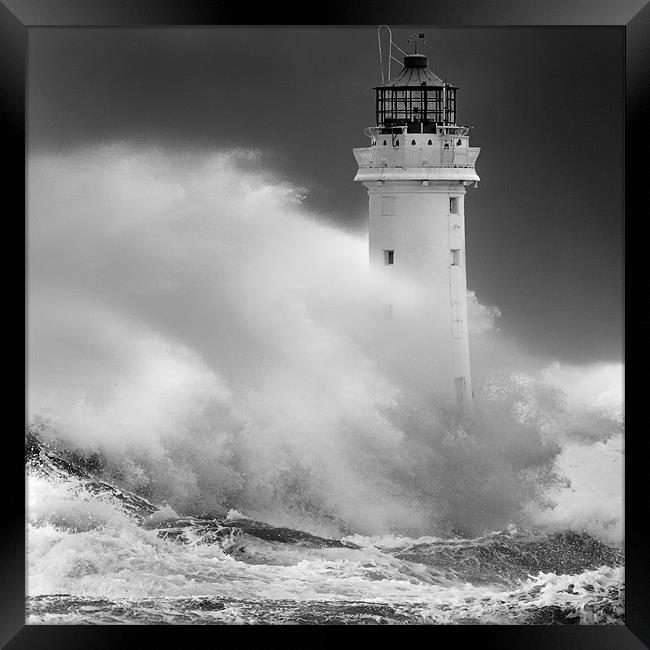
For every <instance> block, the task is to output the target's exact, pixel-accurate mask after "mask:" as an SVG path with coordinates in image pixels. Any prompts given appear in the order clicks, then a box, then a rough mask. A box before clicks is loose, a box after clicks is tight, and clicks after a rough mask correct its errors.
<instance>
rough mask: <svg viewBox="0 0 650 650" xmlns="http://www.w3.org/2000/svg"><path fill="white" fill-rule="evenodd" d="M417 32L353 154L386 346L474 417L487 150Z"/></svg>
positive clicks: (381, 89)
mask: <svg viewBox="0 0 650 650" xmlns="http://www.w3.org/2000/svg"><path fill="white" fill-rule="evenodd" d="M418 36H419V37H421V36H422V35H415V36H414V40H415V43H416V46H415V52H414V53H412V54H404V57H403V67H402V69H401V71H399V72H398V73H397V74H396V75H395V76H394V78H393V79H390V72H389V78H388V79H383V80H382V85H380V86H377V87H375V88H374V91H375V109H376V125H375V126H371V127H367V128H366V129H365V131H364V132H365V134H366V135H367V136H368V137H369V139H370V143H369V146H367V147H363V148H357V149H354V150H353V151H354V156H355V158H356V161H357V164H358V171H357V174H356V176H355V178H354V180H355V181H357V182H360V183H362V184H363V185H364V186H365V187H366V188H367V190H368V198H369V220H368V233H369V238H368V245H369V262H370V268H371V270H372V271H373V272H374V273H375V274H376V276H378V278H379V281H380V283H383V284H384V285H385V286H384V289H383V295H382V298H381V305H378V309H377V310H376V314H377V319H379V320H381V321H383V322H382V323H381V329H382V331H383V337H384V338H383V348H384V349H385V350H387V351H390V350H391V349H392V348H397V349H398V350H399V354H402V355H404V357H405V358H403V359H401V361H402V367H404V364H405V363H406V364H407V365H408V364H409V363H410V362H412V363H413V367H416V366H418V365H419V366H422V365H424V366H426V369H427V372H428V374H426V373H425V375H424V376H428V377H430V378H431V380H430V381H431V382H433V383H435V384H436V386H437V391H438V394H439V395H440V396H441V398H442V399H443V400H445V401H446V402H447V403H449V404H452V405H453V406H454V408H455V409H456V410H457V411H458V412H460V413H464V414H466V413H469V412H471V411H472V407H473V392H472V377H471V368H470V353H469V334H468V318H467V271H466V268H467V267H466V253H465V197H466V192H467V189H468V188H470V187H476V186H477V184H478V181H479V177H478V175H477V173H476V170H475V168H474V165H475V163H476V159H477V157H478V154H479V151H480V149H479V148H478V147H470V144H469V137H468V132H469V128H468V127H464V126H458V125H457V124H456V108H457V105H456V95H457V90H458V88H457V87H456V86H454V85H451V84H449V83H447V82H446V81H443V80H442V79H441V78H440V77H438V76H437V75H436V74H434V73H433V72H432V71H431V69H430V68H429V62H428V58H427V56H425V55H424V54H421V53H418V52H417V39H418ZM391 45H392V36H391ZM398 49H399V48H398ZM380 56H381V50H380ZM389 56H391V55H390V54H389ZM392 58H394V57H392ZM389 71H390V68H389ZM382 77H383V70H382ZM411 284H412V285H413V286H417V287H418V288H419V290H420V291H421V294H422V299H421V300H420V301H418V302H416V306H415V307H413V303H412V302H409V301H408V300H407V299H406V297H405V295H404V291H403V290H402V289H400V287H404V286H409V285H411ZM394 344H395V345H394ZM409 355H410V359H409ZM423 381H424V380H423ZM426 381H429V380H426Z"/></svg>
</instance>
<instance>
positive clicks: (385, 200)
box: [381, 196, 395, 216]
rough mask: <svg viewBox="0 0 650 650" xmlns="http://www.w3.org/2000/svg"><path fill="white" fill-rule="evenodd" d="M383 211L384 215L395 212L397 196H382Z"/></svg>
mask: <svg viewBox="0 0 650 650" xmlns="http://www.w3.org/2000/svg"><path fill="white" fill-rule="evenodd" d="M381 213H382V215H384V216H392V215H394V214H395V197H394V196H382V197H381Z"/></svg>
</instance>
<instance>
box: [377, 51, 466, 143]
mask: <svg viewBox="0 0 650 650" xmlns="http://www.w3.org/2000/svg"><path fill="white" fill-rule="evenodd" d="M456 90H457V87H456V86H451V85H449V84H447V83H445V82H444V81H443V80H442V79H440V78H439V77H438V76H436V75H435V74H434V73H433V72H432V71H431V70H430V69H429V62H428V58H427V57H426V56H425V55H424V54H417V53H416V54H407V55H405V56H404V69H403V70H402V71H401V72H400V73H399V75H398V76H397V77H395V79H393V80H392V81H389V82H388V83H386V84H385V85H383V86H377V87H376V88H375V93H376V105H377V126H378V127H381V129H382V131H381V132H382V133H391V132H393V130H395V127H400V128H399V130H400V131H402V130H403V128H404V127H406V131H407V133H437V132H438V127H448V126H455V125H456Z"/></svg>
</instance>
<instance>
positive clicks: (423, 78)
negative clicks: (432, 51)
mask: <svg viewBox="0 0 650 650" xmlns="http://www.w3.org/2000/svg"><path fill="white" fill-rule="evenodd" d="M444 85H445V83H444V81H443V80H442V79H441V78H440V77H438V75H436V74H434V73H433V72H432V71H431V70H430V68H429V59H428V57H427V56H426V55H424V54H407V55H406V56H405V57H404V69H403V70H402V71H401V72H400V73H399V74H398V75H397V76H396V77H395V78H394V79H391V80H390V81H388V82H386V83H385V84H384V85H383V86H379V87H380V88H391V87H395V86H408V87H415V86H429V87H431V86H433V87H439V88H440V87H442V86H444Z"/></svg>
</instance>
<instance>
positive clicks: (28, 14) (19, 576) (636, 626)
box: [0, 0, 650, 650]
mask: <svg viewBox="0 0 650 650" xmlns="http://www.w3.org/2000/svg"><path fill="white" fill-rule="evenodd" d="M251 23H254V24H256V25H264V24H270V25H308V24H324V25H345V24H353V25H359V24H362V25H376V24H391V25H435V26H449V27H467V28H471V27H479V26H480V27H508V26H513V27H514V26H517V27H520V26H545V27H547V28H559V27H561V26H578V25H585V26H608V27H612V26H614V27H617V28H620V29H621V30H623V31H624V33H625V61H626V66H625V70H621V74H622V75H625V80H626V91H625V92H626V106H625V109H626V111H625V120H626V124H625V126H626V136H625V157H626V167H625V170H626V178H625V191H626V198H625V210H626V216H627V215H631V214H632V210H633V206H634V205H640V206H642V205H644V203H643V201H644V198H643V194H644V193H645V185H646V184H647V180H646V179H645V174H644V168H645V166H646V163H645V160H644V158H643V156H644V154H645V152H646V151H648V150H650V149H649V148H648V132H650V129H649V128H648V126H647V123H646V122H645V121H644V119H643V118H644V114H645V111H644V109H647V107H648V95H649V94H650V90H649V89H650V83H648V82H649V81H650V65H649V64H650V4H648V2H647V0H618V1H617V2H611V0H537V2H522V1H521V0H489V1H488V0H463V2H449V1H448V0H411V2H409V3H395V2H388V1H387V0H375V1H374V2H371V0H365V1H363V2H360V1H356V2H348V3H338V4H337V5H335V6H331V5H317V6H314V4H313V3H310V4H307V3H304V4H302V5H298V4H293V3H285V4H281V5H278V4H277V3H264V4H262V3H259V5H257V4H253V5H251V4H250V3H234V2H231V3H228V5H225V3H223V2H220V1H218V0H123V1H121V2H120V1H119V0H0V93H1V95H0V111H1V115H2V118H3V119H2V129H3V138H2V143H3V145H4V146H3V149H4V158H5V162H6V163H9V164H8V169H7V172H6V173H5V179H4V180H5V184H4V188H3V189H4V192H5V197H6V199H8V200H10V201H11V205H13V207H12V208H11V210H8V211H7V213H6V214H5V219H6V221H7V223H5V226H6V227H7V228H9V227H10V226H13V227H16V228H17V230H18V233H17V234H16V235H15V236H14V235H13V234H11V235H8V236H7V237H8V239H7V240H6V242H7V243H6V247H7V248H8V249H14V248H17V246H18V244H17V243H14V242H16V241H20V237H21V234H22V236H23V238H24V241H25V240H26V231H25V228H24V227H22V225H21V217H20V215H21V214H23V215H24V214H25V207H26V199H25V190H24V188H25V173H26V167H25V165H21V164H20V163H19V162H18V161H19V160H21V159H22V160H25V154H26V141H25V135H26V124H25V101H26V83H25V79H26V64H27V38H28V35H29V30H30V28H33V27H41V26H45V25H51V26H74V27H78V28H80V29H82V28H84V27H90V26H122V27H144V26H163V25H164V26H168V25H188V26H189V25H220V26H222V25H246V24H251ZM639 216H642V215H639ZM22 223H25V222H22ZM23 250H25V249H23ZM7 260H8V256H7V259H6V260H5V263H6V264H7ZM16 264H17V262H10V263H9V265H8V266H7V269H6V271H5V273H6V277H12V278H13V277H15V274H16V270H15V265H16ZM23 268H25V267H23ZM10 272H11V274H12V275H11V276H9V273H10ZM627 277H628V275H627V274H626V280H627ZM631 293H632V287H631V286H630V285H628V286H627V287H626V307H627V301H628V300H629V296H630V295H631ZM23 299H24V294H23ZM17 300H20V298H18V299H17ZM23 304H24V303H23ZM19 309H20V308H19V307H15V308H13V309H12V310H11V313H12V314H15V313H16V312H18V313H20V311H19ZM8 311H9V310H8ZM23 314H24V311H23ZM11 320H12V324H13V325H14V326H16V327H20V325H21V323H22V325H23V332H24V331H25V324H26V321H25V320H24V319H21V318H17V319H16V318H12V319H11ZM627 323H628V319H626V335H627V334H628V325H627ZM23 340H25V339H23ZM627 340H629V336H626V342H627ZM10 347H17V346H10ZM626 349H627V348H626ZM23 362H24V359H23ZM23 368H24V363H23ZM627 372H628V370H627V365H626V379H627ZM11 376H12V375H11ZM12 378H13V376H12ZM13 383H15V384H17V383H18V382H13ZM626 385H627V386H629V382H626ZM626 392H627V391H626ZM6 404H7V406H8V407H9V410H10V409H11V405H12V404H13V401H12V400H10V399H9V400H7V402H6ZM626 410H627V412H628V417H627V421H628V422H629V421H630V420H629V412H630V409H629V408H628V409H626ZM632 410H634V409H632ZM628 429H629V427H628ZM644 433H645V429H643V430H634V429H633V434H631V435H628V436H627V439H626V460H625V474H626V503H625V511H626V544H625V547H626V549H625V550H626V592H627V599H626V625H625V626H606V625H605V626H480V628H477V627H474V626H466V627H446V626H437V627H436V628H435V631H430V632H429V633H430V634H432V635H435V636H434V638H433V639H428V640H427V643H430V642H432V641H435V643H436V644H437V645H438V646H439V645H440V644H441V643H445V644H446V643H449V644H454V645H455V646H458V645H461V646H462V645H466V644H467V643H468V642H469V637H468V635H475V634H478V635H480V636H478V638H477V639H476V640H477V642H478V643H480V645H481V646H482V647H494V648H518V649H521V648H557V649H559V648H572V649H575V648H581V647H584V648H590V649H591V650H597V649H600V648H603V649H605V648H607V649H610V648H619V649H621V650H623V649H627V648H630V649H632V648H644V647H646V648H647V647H649V645H650V616H649V613H650V604H649V600H648V595H647V594H648V587H647V584H648V582H649V581H650V571H649V568H650V561H649V560H648V553H647V550H646V548H647V546H648V544H647V538H645V537H644V535H643V525H642V522H643V520H644V519H646V518H647V515H645V514H643V513H644V511H645V510H646V509H647V506H646V504H645V503H644V499H643V495H644V494H645V493H646V489H647V488H646V485H645V481H644V478H645V476H644V474H645V472H644V469H645V467H642V463H643V464H645V456H644V455H643V454H642V437H643V435H644ZM20 434H21V432H20V430H19V428H18V427H13V426H11V425H10V424H7V425H6V428H5V434H4V441H5V447H4V449H5V455H6V458H7V460H6V461H5V466H7V467H8V466H11V468H12V469H13V470H15V471H16V473H17V475H18V477H19V478H16V476H15V475H14V474H13V472H6V471H3V472H2V473H1V475H2V480H3V482H4V490H3V492H2V494H3V495H5V501H6V502H7V507H8V506H9V505H10V504H9V503H8V502H10V501H12V500H13V501H14V502H15V503H14V506H15V511H14V512H12V513H9V512H5V514H4V515H3V523H4V526H3V532H2V535H1V536H0V539H1V541H0V545H1V549H2V553H1V554H0V565H1V566H2V569H1V572H0V575H1V576H2V597H1V598H2V604H1V606H0V645H2V647H6V648H10V649H14V648H48V649H51V648H57V647H61V648H96V647H115V648H118V647H120V648H121V647H127V646H128V645H135V644H136V643H147V644H149V645H151V644H153V643H156V642H158V641H159V640H160V637H159V636H158V634H163V635H164V639H163V640H165V641H166V642H172V643H174V642H176V643H178V642H184V643H185V644H187V643H188V639H187V634H190V633H191V635H192V637H195V635H198V634H204V635H207V634H209V635H210V636H209V637H208V636H206V637H205V638H206V640H208V639H210V640H211V642H212V643H215V642H218V641H223V636H221V635H222V634H223V632H222V631H221V630H220V631H219V632H218V633H217V632H216V631H215V629H214V628H212V627H209V628H191V629H190V628H187V627H185V626H177V627H174V626H172V627H171V628H164V629H161V630H152V629H151V627H136V626H128V627H127V626H124V627H123V626H101V628H100V629H97V628H95V627H93V628H87V627H83V626H26V625H25V622H24V616H25V599H24V595H25V590H24V587H25V585H24V580H25V566H24V563H25V535H24V522H25V511H24V502H23V503H21V499H20V496H18V497H16V492H17V490H16V486H17V485H20V480H21V478H20V477H23V480H24V465H23V462H22V458H23V455H22V451H21V448H20V447H19V444H20ZM16 481H18V483H16ZM18 492H20V490H18ZM11 497H13V499H12V498H11ZM635 514H637V515H638V516H637V517H635V516H634V515H635ZM304 629H305V628H300V630H298V629H297V628H293V629H288V628H287V627H285V626H280V627H277V628H275V630H277V631H274V632H273V633H272V634H273V635H275V636H276V638H275V639H273V642H278V641H280V640H286V639H287V635H289V636H290V635H292V634H301V633H302V630H304ZM373 630H374V631H373V633H376V630H377V628H373ZM366 631H367V630H364V632H363V633H364V634H365V632H366ZM152 632H154V633H155V636H154V637H152V636H151V633H152ZM230 633H232V631H229V634H230ZM236 633H237V634H238V636H239V639H240V640H241V638H242V637H241V636H240V635H245V636H246V637H247V636H248V634H249V632H248V631H246V632H244V631H242V630H241V629H238V630H237V631H236ZM408 633H409V634H410V633H411V630H409V631H408ZM425 633H426V632H425ZM215 634H219V635H220V636H218V637H215ZM326 634H327V632H326ZM345 634H346V637H347V638H346V640H347V641H348V642H349V643H355V642H357V641H358V640H360V637H359V636H357V635H359V634H361V631H360V629H359V628H358V627H355V629H349V628H346V632H345ZM397 634H399V635H400V637H399V638H398V637H397V636H396V635H397ZM403 634H405V630H404V629H403V628H402V629H400V630H397V631H393V632H389V631H388V630H384V631H383V632H382V637H384V639H382V640H386V641H388V642H391V641H393V642H399V641H401V642H402V643H404V641H405V639H404V637H403V636H401V635H403ZM181 635H182V636H181ZM350 635H352V636H353V637H354V638H351V637H350ZM269 640H270V638H269ZM323 640H324V641H325V642H327V640H326V639H325V637H323ZM193 642H194V641H192V643H193ZM240 642H241V641H240ZM244 642H246V641H244ZM407 642H409V643H410V641H407Z"/></svg>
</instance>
